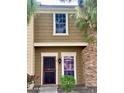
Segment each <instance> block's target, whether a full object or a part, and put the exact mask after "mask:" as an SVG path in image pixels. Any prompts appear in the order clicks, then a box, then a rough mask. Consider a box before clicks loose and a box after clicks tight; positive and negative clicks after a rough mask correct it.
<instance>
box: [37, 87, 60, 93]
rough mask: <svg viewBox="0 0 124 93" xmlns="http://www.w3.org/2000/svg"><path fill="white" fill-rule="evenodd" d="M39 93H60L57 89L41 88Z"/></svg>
mask: <svg viewBox="0 0 124 93" xmlns="http://www.w3.org/2000/svg"><path fill="white" fill-rule="evenodd" d="M39 90H40V92H39V93H58V92H57V87H56V86H54V87H41V88H40V89H39Z"/></svg>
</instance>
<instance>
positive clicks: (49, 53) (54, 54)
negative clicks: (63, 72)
mask: <svg viewBox="0 0 124 93" xmlns="http://www.w3.org/2000/svg"><path fill="white" fill-rule="evenodd" d="M44 56H47V57H48V56H56V85H58V61H57V60H58V53H57V52H42V53H41V85H43V57H44Z"/></svg>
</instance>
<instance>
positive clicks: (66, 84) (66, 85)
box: [61, 75, 75, 92]
mask: <svg viewBox="0 0 124 93" xmlns="http://www.w3.org/2000/svg"><path fill="white" fill-rule="evenodd" d="M74 86H75V79H74V77H73V76H69V75H65V76H62V77H61V87H62V89H64V91H67V92H70V91H71V90H72V89H73V88H74Z"/></svg>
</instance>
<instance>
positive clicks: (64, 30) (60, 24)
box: [53, 13, 68, 35]
mask: <svg viewBox="0 0 124 93" xmlns="http://www.w3.org/2000/svg"><path fill="white" fill-rule="evenodd" d="M53 17H54V20H53V21H54V24H53V25H54V33H53V34H54V35H68V15H67V13H55V14H54V16H53Z"/></svg>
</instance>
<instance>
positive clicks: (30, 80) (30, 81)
mask: <svg viewBox="0 0 124 93" xmlns="http://www.w3.org/2000/svg"><path fill="white" fill-rule="evenodd" d="M38 79H39V76H35V75H29V74H27V88H28V87H29V86H30V85H31V84H33V83H35V82H36V81H37V80H38Z"/></svg>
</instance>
